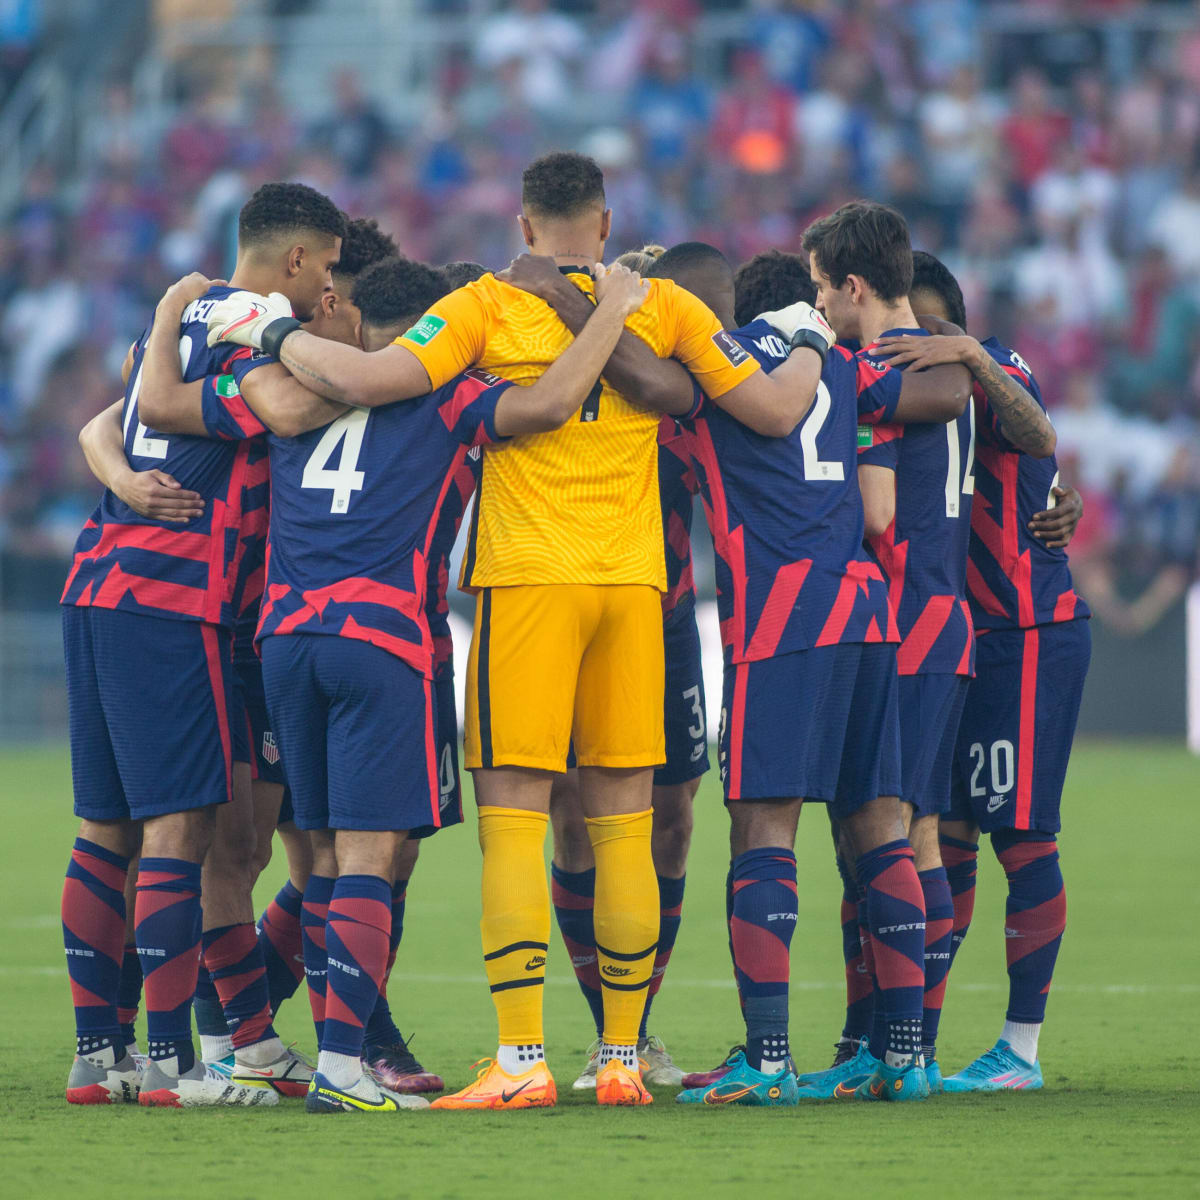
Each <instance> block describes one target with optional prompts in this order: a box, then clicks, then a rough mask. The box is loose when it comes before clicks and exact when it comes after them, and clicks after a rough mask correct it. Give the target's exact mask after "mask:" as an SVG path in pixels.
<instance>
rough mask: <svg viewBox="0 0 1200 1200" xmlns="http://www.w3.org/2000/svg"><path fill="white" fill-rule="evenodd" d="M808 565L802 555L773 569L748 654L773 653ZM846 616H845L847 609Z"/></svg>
mask: <svg viewBox="0 0 1200 1200" xmlns="http://www.w3.org/2000/svg"><path fill="white" fill-rule="evenodd" d="M811 569H812V559H811V558H804V559H801V560H800V561H799V562H794V563H788V564H787V565H786V566H783V567H780V568H779V570H778V571H777V572H776V573H775V579H774V581H773V582H772V583H771V591H770V593H769V594H768V596H767V600H766V603H765V604H764V605H763V608H762V612H761V613H760V614H759V618H758V626H757V628H756V629H755V630H754V636H753V637H752V638H751V639H750V645H749V646H748V647H747V648H746V656H747V657H748V658H753V659H758V658H770V657H771V655H772V654H774V653H775V648H776V647H777V646H778V645H779V639H780V638H781V637H782V636H783V631H784V629H785V628H786V627H787V623H788V619H789V618H790V617H791V615H792V610H793V609H794V608H795V607H796V597H797V596H799V595H800V589H801V588H802V587H803V586H804V581H805V579H807V578H808V573H809V571H810V570H811ZM851 605H853V599H851ZM846 617H847V620H848V619H849V613H847V614H846ZM842 626H843V628H844V627H845V621H843V622H842Z"/></svg>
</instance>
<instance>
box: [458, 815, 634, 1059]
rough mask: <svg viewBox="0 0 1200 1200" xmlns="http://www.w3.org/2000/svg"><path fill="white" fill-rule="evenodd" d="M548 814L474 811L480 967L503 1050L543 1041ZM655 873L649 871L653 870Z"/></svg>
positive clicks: (548, 906) (537, 1044)
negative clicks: (479, 854) (479, 865)
mask: <svg viewBox="0 0 1200 1200" xmlns="http://www.w3.org/2000/svg"><path fill="white" fill-rule="evenodd" d="M548 822H549V818H548V817H547V816H546V814H545V813H538V812H529V811H527V810H525V809H519V808H496V807H493V806H491V805H481V806H480V809H479V845H480V848H481V849H482V850H483V918H482V920H481V921H480V922H479V928H480V932H481V933H482V935H483V964H484V967H485V968H486V970H487V977H488V983H489V984H490V985H491V989H492V1002H493V1003H494V1004H495V1005H496V1017H497V1019H498V1021H499V1024H500V1044H501V1045H502V1046H529V1047H533V1046H536V1047H538V1048H539V1049H540V1047H541V1043H542V1040H543V1038H542V991H543V985H544V984H545V982H546V949H547V946H548V945H549V942H550V893H549V890H548V888H547V887H546V863H545V858H544V856H543V849H542V847H543V845H544V843H545V841H546V825H547V824H548ZM651 874H653V868H651Z"/></svg>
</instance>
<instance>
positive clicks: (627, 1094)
mask: <svg viewBox="0 0 1200 1200" xmlns="http://www.w3.org/2000/svg"><path fill="white" fill-rule="evenodd" d="M596 1103H597V1104H606V1105H614V1106H618V1107H621V1108H638V1107H640V1106H641V1105H643V1104H653V1103H654V1097H653V1096H652V1095H650V1093H649V1092H648V1091H646V1085H645V1084H644V1083H642V1077H641V1075H639V1074H638V1072H637V1071H631V1070H630V1069H629V1068H628V1067H627V1066H626V1065H625V1064H624V1063H623V1062H622V1061H621V1060H620V1059H619V1058H610V1059H609V1060H608V1062H606V1063H605V1064H604V1066H602V1067H601V1068H600V1069H599V1070H598V1071H597V1072H596Z"/></svg>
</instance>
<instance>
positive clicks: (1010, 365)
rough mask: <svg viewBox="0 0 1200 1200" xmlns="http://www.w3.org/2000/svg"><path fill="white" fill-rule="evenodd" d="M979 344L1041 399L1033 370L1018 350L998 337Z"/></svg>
mask: <svg viewBox="0 0 1200 1200" xmlns="http://www.w3.org/2000/svg"><path fill="white" fill-rule="evenodd" d="M979 344H980V345H981V346H982V347H983V348H984V350H985V351H987V353H988V355H989V356H990V357H991V358H992V359H993V360H994V361H995V362H996V363H998V364H999V365H1000V366H1001V367H1002V368H1003V369H1004V370H1005V371H1007V372H1008V373H1009V374H1010V375H1013V376H1015V377H1016V378H1017V379H1019V380H1020V381H1021V383H1023V384H1024V385H1025V386H1026V387H1027V388H1029V389H1030V391H1032V392H1034V393H1035V394H1036V395H1038V397H1039V399H1040V392H1038V391H1037V379H1036V378H1035V377H1034V374H1033V368H1032V367H1031V366H1030V365H1029V363H1027V362H1026V361H1025V359H1024V358H1022V357H1021V355H1020V354H1018V353H1017V351H1016V350H1014V349H1013V348H1012V347H1011V346H1006V345H1005V344H1004V343H1003V342H1002V341H1000V339H999V338H996V337H990V338H987V339H985V340H984V341H981V342H980V343H979Z"/></svg>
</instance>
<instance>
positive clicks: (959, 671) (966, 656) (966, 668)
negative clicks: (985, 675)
mask: <svg viewBox="0 0 1200 1200" xmlns="http://www.w3.org/2000/svg"><path fill="white" fill-rule="evenodd" d="M958 603H959V606H960V607H961V608H962V615H963V620H964V621H966V623H967V641H966V644H965V645H964V646H963V652H962V658H960V659H959V660H958V666H957V667H955V668H954V673H955V675H973V674H974V671H972V670H971V650H972V649H973V648H974V645H975V623H974V621H972V620H971V606H970V605H969V604H968V603H967V602H966V601H965V600H960V601H959V602H958Z"/></svg>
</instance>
